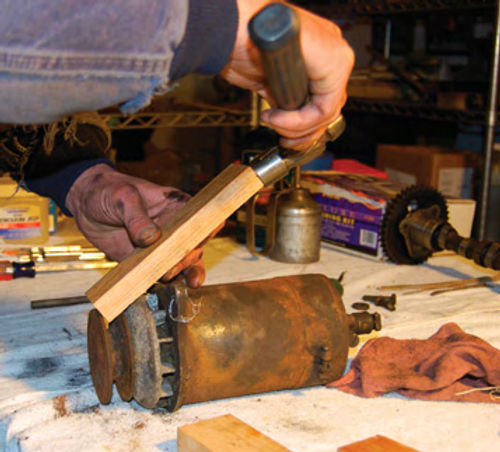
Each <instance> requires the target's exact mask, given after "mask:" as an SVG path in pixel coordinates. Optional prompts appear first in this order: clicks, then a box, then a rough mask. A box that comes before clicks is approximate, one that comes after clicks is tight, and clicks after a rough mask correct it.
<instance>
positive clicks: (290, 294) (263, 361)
mask: <svg viewBox="0 0 500 452" xmlns="http://www.w3.org/2000/svg"><path fill="white" fill-rule="evenodd" d="M189 294H190V296H191V298H192V299H193V300H194V301H195V302H201V304H202V306H201V310H200V313H199V314H198V316H197V317H196V318H195V319H194V320H193V321H192V322H190V323H188V324H176V325H175V326H176V330H177V334H176V336H177V337H176V342H177V345H178V347H179V357H180V358H179V359H180V363H179V364H180V368H179V372H180V375H179V377H180V382H179V384H180V386H179V395H178V400H177V403H176V407H179V406H181V405H183V404H188V403H194V402H199V401H206V400H214V399H220V398H225V397H233V396H238V395H244V394H254V393H259V392H268V391H274V390H279V389H291V388H301V387H306V386H312V385H317V384H323V383H326V382H329V381H333V380H335V379H337V378H339V377H340V376H341V375H342V373H343V371H344V369H345V365H346V361H347V352H348V342H349V329H348V325H347V317H346V315H345V311H344V307H343V304H342V301H341V298H340V296H339V295H338V293H337V292H336V291H335V290H334V289H333V287H332V284H331V283H330V281H329V280H328V278H326V277H325V276H322V275H300V276H290V277H281V278H273V279H269V280H265V281H253V282H246V283H236V284H225V285H219V286H208V287H202V288H200V289H197V290H192V291H190V292H189ZM326 351H328V352H327V353H326Z"/></svg>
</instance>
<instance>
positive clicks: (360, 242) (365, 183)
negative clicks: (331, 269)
mask: <svg viewBox="0 0 500 452" xmlns="http://www.w3.org/2000/svg"><path fill="white" fill-rule="evenodd" d="M301 184H302V186H303V187H305V188H308V189H309V190H310V191H311V193H312V194H313V196H314V199H315V200H316V201H317V202H319V203H320V204H321V207H322V209H323V218H322V226H321V228H322V231H321V233H322V238H323V240H326V241H328V242H332V243H335V244H336V245H340V246H343V247H346V248H350V249H354V250H357V251H361V252H363V253H366V254H370V255H372V256H375V257H377V258H382V257H383V251H382V248H381V244H380V229H381V225H382V219H383V216H384V213H385V207H386V205H387V201H388V200H390V199H391V198H393V197H394V196H395V195H396V194H397V193H399V192H400V191H401V190H402V189H403V188H404V187H405V186H406V185H404V184H401V183H399V182H393V181H389V180H387V179H382V178H379V177H374V176H368V175H364V174H346V173H338V172H334V171H311V172H306V173H304V174H303V177H302V180H301Z"/></svg>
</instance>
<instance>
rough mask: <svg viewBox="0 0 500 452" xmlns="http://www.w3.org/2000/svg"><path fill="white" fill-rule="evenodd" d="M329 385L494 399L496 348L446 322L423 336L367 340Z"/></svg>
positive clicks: (364, 392) (499, 353) (498, 366)
mask: <svg viewBox="0 0 500 452" xmlns="http://www.w3.org/2000/svg"><path fill="white" fill-rule="evenodd" d="M328 386H329V387H335V388H338V389H340V390H342V391H345V392H348V393H351V394H355V395H358V396H363V397H377V396H379V395H382V394H386V393H388V392H391V391H396V392H398V393H400V394H402V395H404V396H406V397H411V398H415V399H423V400H453V401H468V402H494V403H495V402H496V403H499V402H500V350H498V349H497V348H495V347H493V346H491V345H490V344H488V342H486V341H484V340H483V339H481V338H479V337H477V336H473V335H472V334H468V333H465V332H464V331H463V330H462V329H461V328H460V327H459V326H458V325H457V324H455V323H447V324H445V325H443V326H442V327H441V328H440V329H439V331H438V332H437V333H435V334H434V335H432V336H431V337H429V338H428V339H423V340H420V339H409V340H398V339H391V338H389V337H381V338H377V339H371V340H369V341H368V342H367V343H366V344H365V345H364V346H363V348H362V349H361V350H360V351H359V353H358V355H357V356H356V357H355V358H354V359H353V361H352V363H351V368H350V370H349V371H348V372H347V373H346V374H345V375H344V376H343V377H342V378H341V379H340V380H337V381H335V382H332V383H330V384H328ZM487 388H490V389H487ZM471 389H474V391H470V390H471ZM477 389H481V390H477ZM466 391H467V392H466ZM464 392H466V393H464Z"/></svg>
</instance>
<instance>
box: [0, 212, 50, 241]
mask: <svg viewBox="0 0 500 452" xmlns="http://www.w3.org/2000/svg"><path fill="white" fill-rule="evenodd" d="M41 227H42V222H41V212H40V208H39V207H37V206H18V207H3V208H0V237H1V238H3V239H4V240H18V239H27V238H31V237H36V236H38V235H40V234H41Z"/></svg>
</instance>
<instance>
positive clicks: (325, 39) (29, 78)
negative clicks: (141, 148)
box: [0, 0, 354, 148]
mask: <svg viewBox="0 0 500 452" xmlns="http://www.w3.org/2000/svg"><path fill="white" fill-rule="evenodd" d="M267 3H270V2H268V1H267V0H189V1H188V0H149V1H148V3H147V5H145V3H144V2H142V1H140V0H108V1H106V2H95V1H81V0H66V1H65V2H64V11H61V9H60V4H59V2H48V1H47V0H32V1H31V2H29V6H27V7H26V8H25V9H24V10H23V14H19V5H18V2H12V1H8V0H0V6H1V7H2V14H1V15H0V49H2V50H1V51H0V91H1V92H2V102H1V103H0V122H10V123H40V122H52V121H54V120H59V119H60V118H61V117H63V116H66V115H68V114H73V113H75V112H80V111H90V110H98V109H100V108H103V107H108V106H110V105H116V104H121V106H122V110H123V111H124V112H126V113H131V112H133V111H136V110H138V109H139V108H141V107H143V106H145V105H147V104H148V103H149V102H150V100H151V98H152V96H153V95H155V94H157V93H159V92H164V91H165V90H167V89H168V87H169V83H170V82H172V81H175V80H177V79H179V78H180V77H182V76H183V75H185V74H187V73H192V72H194V73H204V74H213V73H217V72H219V71H222V74H223V75H224V76H225V77H226V79H227V80H228V81H230V82H231V83H233V84H235V85H238V86H240V87H242V88H247V89H252V90H255V91H258V92H259V93H260V94H262V95H263V96H265V97H267V98H269V96H268V95H267V94H268V91H267V87H266V83H265V81H264V79H263V71H262V67H261V65H260V60H259V55H258V52H257V51H256V49H255V48H254V47H253V45H252V44H251V43H250V41H249V39H248V32H247V26H248V21H249V20H250V18H251V17H252V15H253V14H255V13H256V12H257V11H258V10H259V9H260V8H262V7H263V6H265V5H266V4H267ZM296 10H297V11H298V13H299V16H300V21H301V29H302V31H301V42H302V48H303V53H304V57H305V63H306V68H307V72H308V75H309V78H310V80H311V85H310V86H311V92H312V99H311V102H309V103H308V104H307V105H306V106H304V107H303V108H302V109H300V110H299V111H295V112H284V111H280V110H271V111H268V112H265V113H263V116H262V119H263V120H264V122H265V123H267V124H269V125H270V126H271V127H272V128H274V129H275V130H276V131H277V132H278V133H279V134H280V135H281V136H282V137H284V140H283V141H282V144H284V145H286V146H293V147H296V148H307V146H309V145H310V144H312V142H314V141H315V139H317V138H318V137H319V136H320V135H321V134H322V133H323V131H324V130H325V128H326V126H327V124H328V123H330V122H331V121H332V120H333V119H335V117H336V116H338V114H339V113H340V109H341V108H342V106H343V104H344V102H345V99H346V84H347V79H348V77H349V74H350V72H351V69H352V66H353V63H354V56H353V52H352V50H351V49H350V47H349V46H348V45H347V43H346V42H345V41H344V39H343V38H342V36H341V33H340V29H339V28H338V27H337V26H336V25H335V24H333V22H331V21H329V20H326V19H323V18H321V17H319V16H316V15H314V14H311V13H308V12H306V11H305V10H302V9H300V8H296ZM61 18H62V20H61ZM27 30H29V33H28V32H27Z"/></svg>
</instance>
